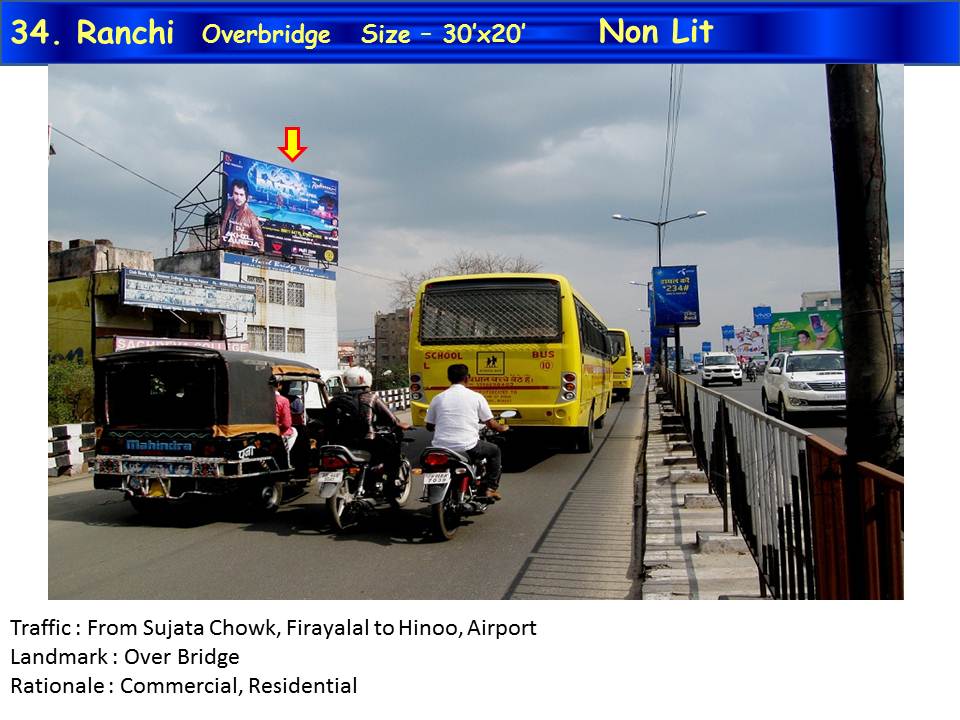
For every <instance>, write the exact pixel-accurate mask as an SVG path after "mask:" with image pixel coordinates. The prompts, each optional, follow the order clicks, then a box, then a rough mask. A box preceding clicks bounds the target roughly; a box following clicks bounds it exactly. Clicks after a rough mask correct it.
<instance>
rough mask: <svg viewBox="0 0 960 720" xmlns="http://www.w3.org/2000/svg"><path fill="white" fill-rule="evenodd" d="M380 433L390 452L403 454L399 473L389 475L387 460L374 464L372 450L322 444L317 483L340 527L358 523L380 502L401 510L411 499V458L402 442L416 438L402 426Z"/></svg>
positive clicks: (333, 518) (332, 519)
mask: <svg viewBox="0 0 960 720" xmlns="http://www.w3.org/2000/svg"><path fill="white" fill-rule="evenodd" d="M376 435H377V438H378V440H379V441H380V444H381V445H382V446H383V447H387V448H389V447H391V446H392V449H390V450H389V452H393V451H395V452H397V453H399V454H401V459H400V472H399V476H398V477H393V478H392V477H388V476H387V472H386V467H385V465H384V463H383V462H377V463H375V464H373V465H371V464H370V462H371V460H372V454H371V452H370V451H369V450H364V449H357V448H349V447H347V446H345V445H324V446H322V447H321V448H320V474H319V476H318V477H317V487H318V490H319V493H320V498H321V499H322V500H324V501H326V505H327V513H328V514H329V515H330V521H331V522H332V523H333V527H334V528H335V529H336V530H338V531H339V530H344V529H346V528H349V527H352V526H354V525H356V524H357V523H358V522H359V521H360V519H361V518H362V517H363V516H364V515H365V514H366V513H369V512H371V511H373V510H375V509H376V508H377V507H378V506H382V505H388V506H389V507H390V508H392V509H394V510H398V509H400V508H401V507H403V506H404V505H406V504H407V501H408V500H409V499H410V489H411V487H412V485H411V483H410V472H411V471H410V461H409V460H407V458H406V456H403V455H402V450H401V447H402V443H407V442H413V440H412V439H410V438H405V437H403V433H402V432H401V431H398V430H393V429H389V430H385V429H383V430H379V429H378V430H377V431H376Z"/></svg>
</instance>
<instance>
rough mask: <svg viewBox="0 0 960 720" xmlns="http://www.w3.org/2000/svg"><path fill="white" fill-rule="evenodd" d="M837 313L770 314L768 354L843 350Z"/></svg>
mask: <svg viewBox="0 0 960 720" xmlns="http://www.w3.org/2000/svg"><path fill="white" fill-rule="evenodd" d="M841 320H842V315H841V312H840V311H839V310H819V311H817V312H788V313H777V312H775V313H773V317H772V318H771V324H770V345H769V347H770V353H771V354H772V353H775V352H779V351H781V350H843V325H842V321H841Z"/></svg>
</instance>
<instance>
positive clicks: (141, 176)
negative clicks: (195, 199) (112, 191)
mask: <svg viewBox="0 0 960 720" xmlns="http://www.w3.org/2000/svg"><path fill="white" fill-rule="evenodd" d="M50 129H51V130H53V131H54V132H55V133H57V134H58V135H62V136H63V137H65V138H66V139H67V140H70V141H71V142H75V143H76V144H77V145H79V146H80V147H82V148H84V149H86V150H89V151H90V152H92V153H93V154H94V155H96V156H97V157H101V158H103V159H104V160H106V161H107V162H109V163H113V164H114V165H116V166H117V167H118V168H120V169H121V170H125V171H126V172H128V173H130V174H131V175H135V176H136V177H138V178H140V179H141V180H143V181H144V182H146V183H149V184H150V185H153V186H154V187H155V188H157V189H158V190H163V191H164V192H165V193H170V194H171V195H173V196H174V197H175V198H177V199H178V200H179V199H180V195H179V194H178V193H175V192H174V191H173V190H169V189H167V188H165V187H164V186H163V185H160V184H159V183H155V182H154V181H153V180H151V179H150V178H148V177H144V176H143V175H141V174H140V173H138V172H137V171H136V170H132V169H130V168H128V167H127V166H126V165H124V164H123V163H121V162H118V161H116V160H114V159H113V158H112V157H109V156H107V155H104V154H103V153H102V152H100V151H99V150H95V149H94V148H92V147H90V146H89V145H87V144H86V143H83V142H81V141H79V140H77V139H76V138H75V137H72V136H70V135H67V133H65V132H64V131H63V130H61V129H60V128H58V127H55V126H53V125H51V126H50Z"/></svg>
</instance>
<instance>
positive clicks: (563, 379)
mask: <svg viewBox="0 0 960 720" xmlns="http://www.w3.org/2000/svg"><path fill="white" fill-rule="evenodd" d="M576 397H577V374H576V373H572V372H565V373H562V374H561V375H560V401H561V402H570V401H571V400H575V399H576Z"/></svg>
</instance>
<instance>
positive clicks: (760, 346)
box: [728, 325, 767, 358]
mask: <svg viewBox="0 0 960 720" xmlns="http://www.w3.org/2000/svg"><path fill="white" fill-rule="evenodd" d="M728 349H729V350H730V351H731V352H733V353H735V354H736V356H737V357H747V358H751V357H758V356H761V355H766V354H767V338H766V336H765V335H764V333H763V327H762V326H759V325H754V326H753V327H747V326H746V325H744V326H743V327H741V328H740V329H739V330H737V331H736V333H735V334H734V338H733V342H732V343H731V344H730V346H728Z"/></svg>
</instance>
